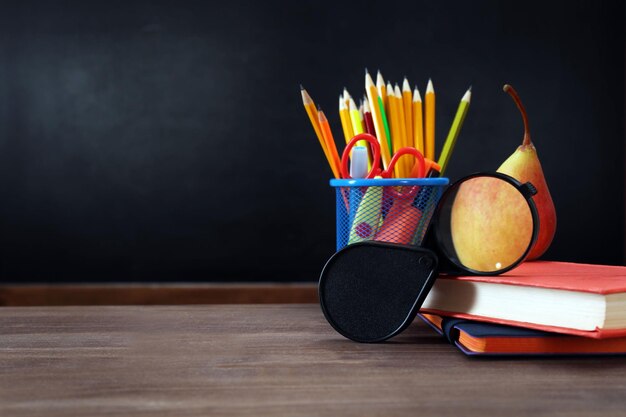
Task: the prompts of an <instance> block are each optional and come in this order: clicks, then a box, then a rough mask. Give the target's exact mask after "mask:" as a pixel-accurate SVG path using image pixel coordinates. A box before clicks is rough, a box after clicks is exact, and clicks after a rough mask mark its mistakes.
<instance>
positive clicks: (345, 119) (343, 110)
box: [339, 94, 354, 143]
mask: <svg viewBox="0 0 626 417" xmlns="http://www.w3.org/2000/svg"><path fill="white" fill-rule="evenodd" d="M339 119H340V120H341V129H342V130H343V136H344V138H345V140H346V143H348V142H350V139H352V137H353V136H354V135H353V134H352V133H353V132H352V123H351V122H350V112H349V111H348V107H346V101H345V100H344V98H343V96H342V95H341V94H340V95H339Z"/></svg>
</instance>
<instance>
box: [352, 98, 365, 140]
mask: <svg viewBox="0 0 626 417" xmlns="http://www.w3.org/2000/svg"><path fill="white" fill-rule="evenodd" d="M348 110H349V111H350V121H351V122H352V132H353V133H354V136H356V135H358V134H360V133H363V123H362V122H361V115H360V114H359V109H357V108H356V104H355V103H354V99H352V98H350V108H349V109H348ZM359 142H365V141H359Z"/></svg>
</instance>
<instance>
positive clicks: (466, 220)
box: [318, 172, 539, 342]
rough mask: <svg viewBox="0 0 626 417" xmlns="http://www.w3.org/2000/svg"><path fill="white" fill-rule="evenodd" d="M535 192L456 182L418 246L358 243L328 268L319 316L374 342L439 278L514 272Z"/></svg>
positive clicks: (500, 177) (532, 236) (529, 234)
mask: <svg viewBox="0 0 626 417" xmlns="http://www.w3.org/2000/svg"><path fill="white" fill-rule="evenodd" d="M536 192H537V191H536V189H535V187H534V186H533V185H532V184H530V183H525V184H522V183H520V182H519V181H517V180H516V179H514V178H513V177H510V176H508V175H505V174H502V173H497V172H494V173H491V172H487V173H478V174H472V175H468V176H466V177H464V178H462V179H460V180H458V181H457V182H455V183H454V184H452V185H450V186H449V187H448V188H447V189H446V191H445V192H444V193H443V195H442V196H441V199H440V200H439V203H438V204H437V207H436V209H435V212H434V214H433V216H432V220H431V223H430V226H429V228H428V231H427V232H426V237H425V239H424V243H423V245H422V246H412V245H406V244H396V243H387V242H377V241H364V242H359V243H356V244H352V245H348V246H346V247H345V248H343V249H341V250H340V251H338V252H337V253H335V254H334V255H333V256H332V257H331V258H330V259H329V260H328V262H327V263H326V265H325V266H324V269H323V271H322V274H321V276H320V281H319V287H318V290H319V299H320V305H321V307H322V311H323V312H324V316H325V317H326V319H327V320H328V322H329V323H330V324H331V325H332V326H333V328H334V329H335V330H337V331H338V332H339V333H340V334H342V335H344V336H345V337H347V338H349V339H352V340H355V341H358V342H380V341H383V340H386V339H389V338H391V337H393V336H395V335H397V334H398V333H400V332H401V331H403V330H404V329H405V328H406V327H407V326H408V325H409V324H410V323H411V322H412V321H413V319H414V318H415V315H416V314H417V312H418V310H419V308H420V307H421V305H422V303H423V302H424V300H425V299H426V296H427V295H428V292H429V291H430V288H431V287H432V285H433V283H434V281H435V279H436V278H437V276H438V274H439V273H444V274H449V275H497V274H501V273H504V272H506V271H509V270H511V269H513V268H515V267H516V266H517V265H519V264H520V263H521V262H523V261H524V260H525V259H526V257H527V256H528V253H529V252H530V250H531V249H532V247H533V245H534V244H535V242H536V240H537V235H538V233H539V216H538V213H537V208H536V207H535V203H534V202H533V200H532V196H533V195H534V194H536ZM434 195H435V194H433V196H434ZM433 198H435V197H433Z"/></svg>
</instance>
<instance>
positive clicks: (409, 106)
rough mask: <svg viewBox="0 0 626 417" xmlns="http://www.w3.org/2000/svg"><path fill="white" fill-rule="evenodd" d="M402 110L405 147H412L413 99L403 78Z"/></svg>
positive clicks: (409, 88) (413, 142)
mask: <svg viewBox="0 0 626 417" xmlns="http://www.w3.org/2000/svg"><path fill="white" fill-rule="evenodd" d="M402 108H403V109H404V127H405V133H406V137H405V141H406V146H414V144H415V141H414V140H413V97H412V96H411V87H410V86H409V81H408V80H407V79H406V77H404V81H403V82H402Z"/></svg>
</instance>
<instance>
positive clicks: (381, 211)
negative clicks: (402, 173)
mask: <svg viewBox="0 0 626 417" xmlns="http://www.w3.org/2000/svg"><path fill="white" fill-rule="evenodd" d="M442 180H445V181H442ZM341 181H342V180H335V182H334V184H333V181H331V185H333V186H334V187H335V191H336V210H337V217H336V219H337V244H336V246H337V250H339V249H341V248H343V247H345V246H346V245H349V244H352V243H357V242H362V241H366V240H377V241H382V242H392V243H402V244H407V245H417V246H419V245H421V243H422V241H423V239H424V236H425V234H426V230H427V229H428V225H429V223H430V220H431V218H432V216H433V213H434V211H435V208H436V206H437V203H438V201H439V199H440V197H441V194H442V193H443V190H444V186H445V185H446V184H447V179H444V178H437V179H434V180H433V179H421V180H420V181H419V182H418V181H417V180H414V182H415V183H416V184H420V185H380V186H379V185H361V184H359V183H362V184H372V183H373V182H372V180H370V181H363V180H352V181H351V184H349V185H344V183H345V181H344V182H343V183H342V182H341Z"/></svg>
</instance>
